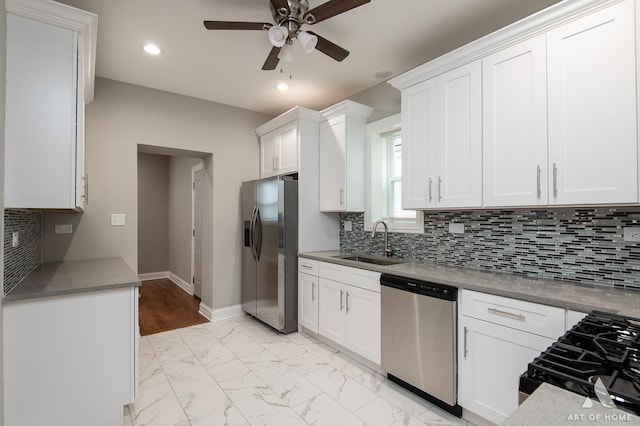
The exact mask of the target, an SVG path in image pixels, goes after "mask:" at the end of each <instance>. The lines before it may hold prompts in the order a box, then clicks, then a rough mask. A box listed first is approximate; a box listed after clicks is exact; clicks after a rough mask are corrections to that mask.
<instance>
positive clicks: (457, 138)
mask: <svg viewBox="0 0 640 426" xmlns="http://www.w3.org/2000/svg"><path fill="white" fill-rule="evenodd" d="M480 76H481V67H480V62H479V61H476V62H472V63H470V64H467V65H464V66H461V67H459V68H456V69H454V70H452V71H449V72H447V73H444V74H442V75H440V76H438V77H435V78H433V79H430V80H427V81H424V82H422V83H419V84H417V85H415V86H412V87H410V88H408V89H406V90H403V92H402V132H403V141H402V145H403V146H402V166H403V173H402V207H403V208H405V209H423V208H443V207H479V206H480V205H481V203H482V186H481V182H482V167H481V165H482V127H481V126H482V122H481V116H482V115H481V114H482V112H481V102H482V97H481V90H482V88H481V79H480Z"/></svg>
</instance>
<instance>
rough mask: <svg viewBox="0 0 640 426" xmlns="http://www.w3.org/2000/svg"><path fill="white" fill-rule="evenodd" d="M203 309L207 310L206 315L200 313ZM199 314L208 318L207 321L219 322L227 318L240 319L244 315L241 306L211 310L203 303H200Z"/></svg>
mask: <svg viewBox="0 0 640 426" xmlns="http://www.w3.org/2000/svg"><path fill="white" fill-rule="evenodd" d="M203 308H206V309H207V310H208V315H207V314H205V313H203V312H202V311H203ZM200 314H202V315H203V316H204V317H206V318H209V321H221V320H225V319H229V318H235V317H241V316H243V315H244V311H243V310H242V305H234V306H227V307H224V308H218V309H211V308H209V307H208V306H206V305H204V304H203V303H200Z"/></svg>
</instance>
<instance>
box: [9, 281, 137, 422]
mask: <svg viewBox="0 0 640 426" xmlns="http://www.w3.org/2000/svg"><path fill="white" fill-rule="evenodd" d="M3 319H4V348H5V350H4V360H3V361H4V395H5V405H4V407H5V409H4V424H6V425H19V426H41V425H65V426H86V425H112V424H122V421H123V420H122V419H123V417H122V416H123V406H124V405H127V404H130V403H132V402H133V401H134V400H135V397H136V388H137V385H136V378H137V372H136V371H137V350H138V333H139V330H138V289H137V288H136V287H130V288H119V289H112V290H104V291H95V292H89V293H79V294H72V295H65V296H55V297H43V298H36V299H30V300H24V301H17V300H16V301H12V302H9V303H5V305H4V311H3Z"/></svg>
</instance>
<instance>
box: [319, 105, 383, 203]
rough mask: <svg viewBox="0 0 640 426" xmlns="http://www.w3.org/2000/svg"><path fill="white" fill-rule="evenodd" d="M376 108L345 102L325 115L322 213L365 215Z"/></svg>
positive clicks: (321, 161)
mask: <svg viewBox="0 0 640 426" xmlns="http://www.w3.org/2000/svg"><path fill="white" fill-rule="evenodd" d="M372 111H373V108H371V107H368V106H366V105H361V104H358V103H356V102H352V101H349V100H347V101H343V102H340V103H338V104H336V105H334V106H332V107H329V108H327V109H325V110H323V111H322V114H323V115H324V116H325V118H327V120H326V121H324V122H323V123H320V210H321V211H325V212H349V211H356V212H361V211H364V208H365V206H364V204H365V183H366V181H365V164H366V146H365V144H366V133H365V130H366V126H367V118H368V117H369V115H370V114H371V112H372Z"/></svg>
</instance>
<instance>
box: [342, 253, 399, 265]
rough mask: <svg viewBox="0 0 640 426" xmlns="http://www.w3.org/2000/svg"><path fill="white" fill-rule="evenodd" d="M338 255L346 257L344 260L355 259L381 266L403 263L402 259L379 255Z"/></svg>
mask: <svg viewBox="0 0 640 426" xmlns="http://www.w3.org/2000/svg"><path fill="white" fill-rule="evenodd" d="M336 257H339V258H340V259H344V260H353V261H355V262H363V263H372V264H374V265H381V266H387V265H397V264H398V263H402V261H400V260H395V259H382V258H378V257H368V256H361V255H353V256H336Z"/></svg>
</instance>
